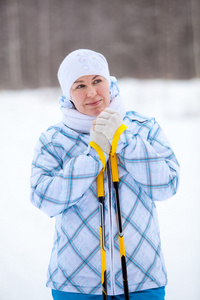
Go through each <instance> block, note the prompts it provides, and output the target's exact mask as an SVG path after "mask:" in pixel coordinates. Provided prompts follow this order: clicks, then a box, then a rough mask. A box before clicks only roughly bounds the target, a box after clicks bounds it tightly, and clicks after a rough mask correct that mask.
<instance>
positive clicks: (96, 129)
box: [94, 124, 105, 133]
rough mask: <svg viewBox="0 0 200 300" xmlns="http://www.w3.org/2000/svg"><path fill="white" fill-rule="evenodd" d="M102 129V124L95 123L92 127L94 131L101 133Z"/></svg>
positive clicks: (103, 127)
mask: <svg viewBox="0 0 200 300" xmlns="http://www.w3.org/2000/svg"><path fill="white" fill-rule="evenodd" d="M104 130H105V126H104V125H102V124H101V125H99V124H98V125H95V128H94V131H96V132H101V133H103V132H104Z"/></svg>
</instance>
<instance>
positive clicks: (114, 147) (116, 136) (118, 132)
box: [111, 124, 127, 155]
mask: <svg viewBox="0 0 200 300" xmlns="http://www.w3.org/2000/svg"><path fill="white" fill-rule="evenodd" d="M126 129H127V126H126V125H124V124H122V125H121V126H119V128H118V129H117V130H116V132H115V134H114V136H113V140H112V149H111V155H113V154H114V153H116V151H117V145H118V142H119V138H120V135H121V134H122V132H124V131H125V130H126Z"/></svg>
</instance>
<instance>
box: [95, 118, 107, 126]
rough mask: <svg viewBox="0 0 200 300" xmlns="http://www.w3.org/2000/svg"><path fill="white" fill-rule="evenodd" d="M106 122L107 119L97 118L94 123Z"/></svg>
mask: <svg viewBox="0 0 200 300" xmlns="http://www.w3.org/2000/svg"><path fill="white" fill-rule="evenodd" d="M107 123H108V119H103V118H97V119H96V122H95V125H97V124H98V125H106V124H107Z"/></svg>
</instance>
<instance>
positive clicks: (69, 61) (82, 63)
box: [58, 49, 111, 99]
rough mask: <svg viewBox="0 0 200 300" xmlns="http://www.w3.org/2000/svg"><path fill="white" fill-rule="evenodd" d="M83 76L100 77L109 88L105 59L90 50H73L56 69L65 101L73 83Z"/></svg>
mask: <svg viewBox="0 0 200 300" xmlns="http://www.w3.org/2000/svg"><path fill="white" fill-rule="evenodd" d="M85 75H101V76H103V77H104V78H106V80H107V81H108V83H109V86H110V83H111V80H110V72H109V67H108V63H107V60H106V58H105V57H104V56H103V55H102V54H100V53H98V52H95V51H92V50H88V49H79V50H75V51H73V52H71V53H70V54H68V55H67V56H66V57H65V59H64V60H63V62H62V63H61V65H60V67H59V69H58V80H59V83H60V86H61V89H62V92H63V95H64V96H65V97H66V99H70V89H71V86H72V84H73V83H74V81H76V80H77V79H78V78H79V77H81V76H85Z"/></svg>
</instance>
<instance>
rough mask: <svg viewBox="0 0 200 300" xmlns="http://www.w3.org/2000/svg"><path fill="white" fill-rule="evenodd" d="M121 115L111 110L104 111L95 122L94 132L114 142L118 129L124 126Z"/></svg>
mask: <svg viewBox="0 0 200 300" xmlns="http://www.w3.org/2000/svg"><path fill="white" fill-rule="evenodd" d="M122 123H123V120H122V117H121V115H120V114H119V113H118V112H116V111H115V110H112V109H110V108H106V109H105V110H103V111H102V112H101V113H100V114H99V116H98V117H97V119H96V120H94V121H93V127H92V128H93V130H94V131H95V132H99V133H102V134H104V135H105V136H106V138H107V139H108V140H112V138H113V136H114V134H115V132H116V131H117V129H118V128H119V127H120V126H121V125H122Z"/></svg>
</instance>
